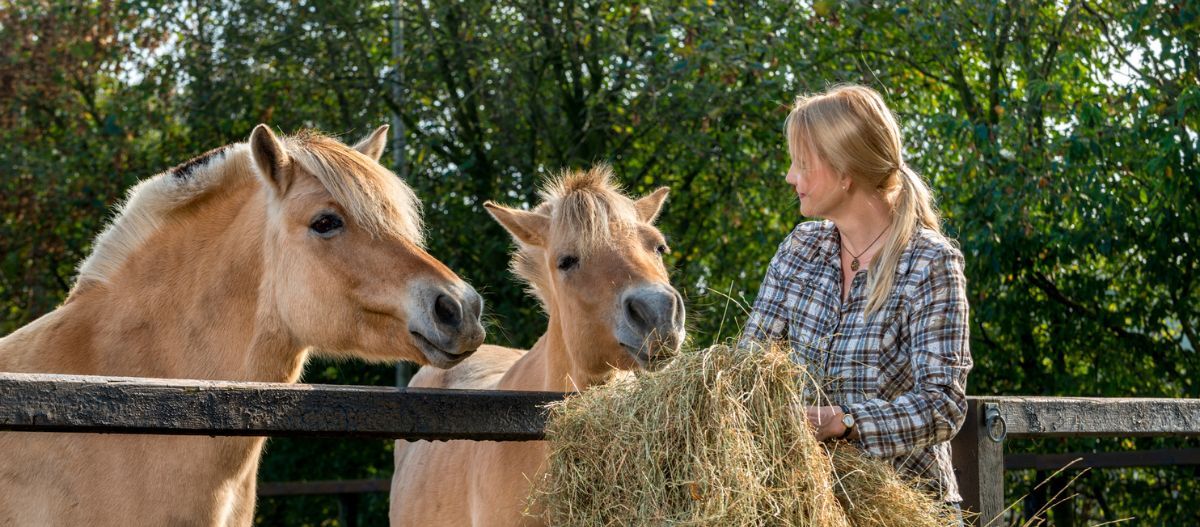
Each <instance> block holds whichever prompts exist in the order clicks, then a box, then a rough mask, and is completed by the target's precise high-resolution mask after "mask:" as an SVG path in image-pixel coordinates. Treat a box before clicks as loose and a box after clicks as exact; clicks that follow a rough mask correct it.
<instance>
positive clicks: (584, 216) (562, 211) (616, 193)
mask: <svg viewBox="0 0 1200 527" xmlns="http://www.w3.org/2000/svg"><path fill="white" fill-rule="evenodd" d="M539 195H540V196H541V198H542V203H541V204H539V205H538V206H537V207H535V208H534V209H533V210H534V212H537V213H539V214H545V215H547V216H550V229H551V231H552V232H557V233H569V234H568V235H569V236H570V241H569V242H568V244H569V246H571V247H572V248H573V250H574V251H576V252H577V255H576V256H578V257H580V258H583V257H585V256H586V255H587V254H588V253H590V252H591V251H593V250H595V249H596V248H597V247H600V246H602V245H604V244H606V243H609V242H610V240H611V238H612V236H613V234H614V233H615V232H617V231H620V230H622V228H623V227H625V226H630V225H634V224H636V223H638V222H639V221H640V220H638V216H637V212H636V211H635V210H634V207H633V200H631V199H630V198H629V197H627V196H625V194H624V193H623V192H622V191H621V189H620V187H618V186H617V185H616V184H614V183H613V172H612V167H610V166H609V165H607V164H600V165H596V166H594V167H592V168H591V169H590V170H587V171H582V170H568V171H563V172H562V173H560V174H558V175H557V176H555V177H553V178H551V179H550V180H549V181H547V182H546V183H545V184H544V185H543V187H542V189H541V191H540V192H539ZM544 255H545V250H544V249H542V248H541V247H535V246H532V245H528V244H525V243H520V242H518V243H517V250H516V252H514V253H513V257H512V264H511V266H510V267H511V268H512V271H513V272H514V273H515V274H516V275H517V276H518V277H520V278H521V279H522V280H523V281H524V282H525V283H526V284H527V286H528V287H527V289H528V291H529V292H530V293H531V294H533V295H534V296H536V297H537V298H538V300H539V301H541V303H542V305H543V307H548V306H547V305H546V297H545V296H544V295H543V294H542V292H543V291H549V278H550V277H549V269H547V268H546V264H545V261H546V260H545V257H544Z"/></svg>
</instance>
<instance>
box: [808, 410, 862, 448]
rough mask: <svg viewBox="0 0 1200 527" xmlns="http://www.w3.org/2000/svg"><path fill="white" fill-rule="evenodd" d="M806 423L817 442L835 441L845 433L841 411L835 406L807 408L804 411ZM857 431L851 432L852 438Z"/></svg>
mask: <svg viewBox="0 0 1200 527" xmlns="http://www.w3.org/2000/svg"><path fill="white" fill-rule="evenodd" d="M804 413H805V417H807V418H808V423H809V424H810V425H812V427H813V431H814V432H815V433H816V436H817V441H825V440H828V439H836V438H839V437H842V434H844V433H846V425H844V424H842V415H843V413H842V409H841V408H840V407H837V406H809V407H806V408H805V409H804ZM857 433H858V431H854V432H851V434H850V437H851V438H853V437H854V436H855V435H856V434H857Z"/></svg>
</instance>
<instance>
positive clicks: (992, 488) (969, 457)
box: [950, 399, 1004, 527]
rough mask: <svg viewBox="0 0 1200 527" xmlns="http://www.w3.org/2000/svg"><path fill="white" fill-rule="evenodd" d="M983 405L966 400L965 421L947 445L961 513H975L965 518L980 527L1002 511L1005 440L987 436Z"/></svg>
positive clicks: (991, 520)
mask: <svg viewBox="0 0 1200 527" xmlns="http://www.w3.org/2000/svg"><path fill="white" fill-rule="evenodd" d="M985 404H988V403H986V402H985V401H980V400H977V399H970V400H968V401H967V420H966V422H965V423H963V427H962V429H961V430H959V431H958V435H957V436H955V437H954V439H953V440H951V442H950V444H951V447H950V448H951V450H952V452H953V454H952V456H953V462H954V475H955V477H957V478H958V488H959V492H960V493H961V494H962V497H963V502H962V505H963V510H964V511H967V512H968V513H975V514H968V516H970V517H971V518H973V520H972V523H973V524H974V525H978V526H980V527H983V526H986V525H988V524H989V523H992V522H993V520H995V519H996V518H997V517H998V516H1000V514H1001V513H1002V512H1003V511H1004V441H1003V439H1001V440H1000V441H993V440H992V439H991V438H990V437H988V433H987V424H986V422H985V415H984V414H985V411H984V405H985ZM993 435H995V434H993ZM1002 524H1003V522H995V523H993V525H1002Z"/></svg>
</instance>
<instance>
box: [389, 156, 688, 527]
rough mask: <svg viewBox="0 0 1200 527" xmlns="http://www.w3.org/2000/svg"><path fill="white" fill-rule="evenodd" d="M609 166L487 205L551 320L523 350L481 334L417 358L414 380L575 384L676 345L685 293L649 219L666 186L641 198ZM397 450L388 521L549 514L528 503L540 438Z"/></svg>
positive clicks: (496, 522)
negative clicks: (465, 352)
mask: <svg viewBox="0 0 1200 527" xmlns="http://www.w3.org/2000/svg"><path fill="white" fill-rule="evenodd" d="M609 177H610V173H609V172H608V170H607V169H606V168H598V169H593V170H592V171H591V172H588V173H575V174H569V175H567V176H565V178H564V179H562V180H560V181H559V182H557V183H556V184H555V187H556V188H553V189H552V190H549V191H547V192H544V193H543V194H544V195H545V196H547V198H548V201H547V203H544V204H543V205H542V206H539V207H538V208H537V209H536V210H535V211H534V212H522V211H516V210H513V209H504V208H500V207H496V206H494V205H490V206H489V212H491V213H492V215H493V216H494V217H495V218H496V219H497V220H498V221H499V222H500V223H501V224H502V225H504V227H505V228H506V229H508V230H509V232H510V233H512V234H513V236H514V237H515V238H516V239H517V241H518V244H519V245H520V249H519V250H518V253H517V254H516V256H515V257H514V269H515V270H516V272H517V273H518V274H519V275H520V276H521V277H522V278H524V279H525V280H526V281H527V282H528V283H529V284H530V286H531V288H532V289H533V292H534V293H535V294H536V295H537V296H538V297H539V298H540V299H541V300H542V303H543V307H545V309H546V312H547V314H548V315H549V321H548V327H547V331H546V333H545V334H544V335H543V336H542V337H541V338H540V339H539V340H538V342H537V343H536V344H535V345H534V346H533V348H531V349H530V350H529V351H527V352H522V351H521V350H514V349H510V348H502V347H499V346H483V347H482V348H480V350H479V351H478V352H477V353H476V354H474V355H472V356H471V357H470V358H468V359H467V360H465V361H463V362H462V363H460V364H458V365H457V366H454V367H452V368H450V369H448V370H445V371H433V370H428V369H422V370H421V371H420V372H418V373H417V375H416V376H415V377H414V378H413V382H412V383H411V384H410V385H411V386H414V387H427V388H459V389H493V390H523V391H563V392H571V391H579V390H583V389H586V388H587V387H589V386H592V385H595V384H600V383H604V382H607V381H608V380H610V379H611V378H612V377H613V376H615V375H619V374H620V372H622V371H624V370H630V369H636V368H640V367H649V366H651V365H652V364H651V363H652V361H653V360H655V359H657V358H660V356H661V355H663V354H669V353H671V352H673V351H674V350H675V349H677V348H678V346H679V345H680V343H681V341H682V338H683V317H684V314H683V303H682V299H681V298H680V297H679V294H678V293H677V292H676V291H675V290H674V289H673V288H671V286H670V285H669V283H668V280H667V275H666V269H665V267H664V266H663V264H662V262H661V259H660V258H659V256H660V255H661V254H662V253H663V252H665V249H666V248H665V244H664V242H663V239H662V235H661V233H659V232H658V230H657V229H654V228H653V227H652V226H651V225H650V223H651V222H652V221H653V220H654V218H655V217H656V216H657V214H658V211H659V208H660V207H661V205H662V202H663V199H664V198H665V197H666V190H665V189H660V191H659V192H656V193H654V194H652V195H650V196H647V197H644V198H642V199H640V200H638V201H637V202H634V201H632V200H630V199H629V198H626V197H624V196H622V195H620V194H618V193H616V192H615V191H614V189H613V188H612V187H611V184H610V183H609ZM395 452H396V453H395V463H396V471H395V475H394V476H393V479H392V490H391V513H390V515H391V524H392V525H393V526H473V527H485V526H505V527H507V526H514V525H521V526H534V525H542V522H543V519H542V518H541V517H539V512H538V511H536V510H530V511H526V505H527V497H528V495H529V492H530V488H531V485H532V482H533V481H535V480H536V479H537V478H539V477H540V475H541V473H542V472H543V470H544V465H545V461H546V443H545V442H544V441H528V442H476V441H447V442H426V441H418V442H413V443H408V442H404V441H397V442H396V451H395Z"/></svg>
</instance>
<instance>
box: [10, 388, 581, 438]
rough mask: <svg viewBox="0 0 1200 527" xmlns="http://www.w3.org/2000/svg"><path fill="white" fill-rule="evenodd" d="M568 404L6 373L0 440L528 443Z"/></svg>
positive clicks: (516, 396) (459, 393) (524, 395)
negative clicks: (61, 436)
mask: <svg viewBox="0 0 1200 527" xmlns="http://www.w3.org/2000/svg"><path fill="white" fill-rule="evenodd" d="M562 397H563V394H559V393H545V392H488V391H466V390H429V389H415V388H414V389H399V388H387V387H366V386H329V385H312V384H275V383H233V382H220V381H195V380H164V379H140V378H127V377H126V378H122V377H91V376H66V375H32V374H13V373H0V430H15V431H41V432H104V433H134V434H180V435H212V436H338V437H374V438H398V439H409V440H417V439H428V440H446V439H480V440H491V441H521V440H535V439H541V438H542V437H543V435H542V430H543V428H544V427H545V420H546V416H545V413H544V411H543V410H542V407H543V406H544V405H545V404H547V403H549V402H552V401H556V400H560V399H561V398H562Z"/></svg>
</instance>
